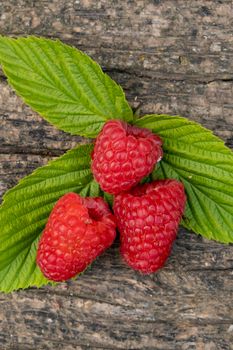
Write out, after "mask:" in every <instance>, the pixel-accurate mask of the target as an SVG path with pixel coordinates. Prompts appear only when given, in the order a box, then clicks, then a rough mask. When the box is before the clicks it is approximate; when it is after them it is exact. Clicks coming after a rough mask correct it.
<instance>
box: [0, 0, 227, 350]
mask: <svg viewBox="0 0 233 350" xmlns="http://www.w3.org/2000/svg"><path fill="white" fill-rule="evenodd" d="M232 7H233V5H232V1H231V0H230V1H228V0H224V1H223V0H222V1H221V0H219V1H217V0H206V1H204V2H203V1H200V0H196V1H190V0H173V1H172V0H164V1H162V0H153V1H152V0H151V1H149V0H144V1H143V0H139V1H134V0H127V1H120V0H118V1H106V0H100V1H90V0H74V1H70V0H69V1H65V2H64V1H62V0H53V1H49V0H40V1H34V0H18V1H14V0H9V1H6V0H3V1H1V4H0V33H1V34H5V35H13V36H18V35H25V34H35V35H42V36H46V37H58V38H60V39H62V40H63V41H65V42H66V43H69V44H72V45H74V46H76V47H78V48H80V49H82V50H84V51H85V52H87V53H88V54H90V55H91V56H92V57H93V58H95V59H96V60H97V61H98V62H99V63H100V64H101V65H102V67H103V69H104V70H105V71H106V72H107V73H108V74H110V76H111V77H113V78H114V79H115V80H116V81H117V82H119V83H120V84H121V85H122V86H123V88H124V90H125V92H126V95H127V98H128V100H129V101H130V103H131V105H132V106H133V107H134V108H136V107H138V106H139V105H140V113H141V115H143V114H145V113H169V114H180V115H183V116H185V117H188V118H190V119H192V120H196V121H198V122H200V123H202V124H203V125H205V126H207V127H209V128H210V129H212V130H213V131H214V133H215V134H217V135H219V136H220V137H221V138H222V139H223V140H224V141H225V142H226V143H227V144H228V146H230V147H233V113H232V112H233V103H232V97H233V59H232V58H233V49H232V47H233V45H232V44H233V32H232V24H233V16H232V14H233V11H232V10H233V8H232ZM0 118H1V133H0V140H1V142H0V193H1V194H3V193H4V192H5V191H6V190H7V189H8V188H10V187H11V186H13V185H14V184H16V183H17V181H18V180H19V179H20V178H22V177H23V176H24V175H25V174H28V173H30V172H31V171H32V170H33V169H35V168H36V167H38V166H40V165H43V164H46V163H47V161H48V160H49V159H51V158H54V157H57V156H58V155H60V154H63V153H64V152H65V151H66V150H67V149H69V148H71V147H74V146H75V144H76V143H77V142H83V139H82V138H80V137H78V136H76V137H74V136H70V135H68V134H65V133H64V132H61V131H58V130H56V129H55V128H54V127H52V126H51V125H49V124H48V123H47V122H45V121H43V120H42V118H41V117H40V116H38V115H37V114H36V113H34V112H33V111H31V109H30V108H29V107H27V106H26V105H24V104H23V103H22V101H21V100H20V98H18V97H17V96H16V95H15V93H14V92H13V91H12V90H11V89H10V88H9V86H8V85H7V82H6V79H5V77H4V76H3V74H2V73H0ZM232 297H233V246H232V245H229V246H227V245H221V244H218V243H216V242H213V241H208V240H205V239H203V238H202V237H200V236H197V235H195V234H194V233H191V232H188V231H186V230H183V229H182V230H180V233H179V236H178V239H177V241H176V243H175V245H174V248H173V251H172V255H171V257H170V258H169V261H168V262H167V264H166V266H165V268H164V269H163V270H161V271H159V272H158V273H157V274H154V275H152V276H141V275H139V274H138V273H136V272H134V271H132V270H130V269H128V268H127V267H126V266H125V265H124V264H123V263H122V261H121V259H120V257H119V254H118V242H116V243H115V244H114V246H113V247H112V248H111V249H109V250H108V251H107V252H106V253H105V254H104V255H103V256H101V257H100V258H99V259H98V261H96V262H95V263H94V264H93V266H92V268H91V269H89V270H88V271H87V272H86V273H85V274H84V275H82V276H80V277H79V278H78V279H77V281H72V282H67V283H63V284H59V285H57V286H56V287H53V288H52V287H44V288H41V289H36V288H31V289H28V290H25V291H18V292H14V293H11V294H9V295H4V294H1V295H0V350H29V349H30V350H32V349H33V350H34V349H36V350H37V349H38V350H42V349H43V350H47V349H49V350H50V349H59V350H60V349H62V350H63V349H65V350H74V349H122V350H123V349H161V350H173V349H175V350H196V349H197V350H232V349H233V303H232Z"/></svg>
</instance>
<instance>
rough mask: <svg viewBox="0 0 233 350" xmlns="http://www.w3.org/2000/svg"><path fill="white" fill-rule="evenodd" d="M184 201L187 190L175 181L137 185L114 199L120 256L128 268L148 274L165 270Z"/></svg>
mask: <svg viewBox="0 0 233 350" xmlns="http://www.w3.org/2000/svg"><path fill="white" fill-rule="evenodd" d="M185 201H186V197H185V193H184V186H183V185H182V183H180V182H178V181H176V180H172V179H169V180H160V181H154V182H152V183H150V184H145V185H138V186H137V187H135V188H133V189H132V190H130V191H128V192H125V193H121V194H119V195H117V196H116V197H115V200H114V206H113V208H114V213H115V216H116V218H117V224H118V228H119V231H120V241H121V246H120V252H121V254H122V256H123V258H124V260H125V261H126V262H127V263H128V265H129V266H131V267H132V268H133V269H135V270H139V271H141V272H143V273H145V274H148V273H152V272H155V271H156V270H158V269H159V268H160V267H162V266H163V264H164V263H165V261H166V259H167V258H168V256H169V254H170V250H171V247H172V243H173V241H174V239H175V238H176V233H177V230H178V225H179V222H180V220H181V217H182V214H183V212H184V208H185Z"/></svg>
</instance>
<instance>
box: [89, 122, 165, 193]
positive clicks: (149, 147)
mask: <svg viewBox="0 0 233 350" xmlns="http://www.w3.org/2000/svg"><path fill="white" fill-rule="evenodd" d="M161 145H162V141H161V139H160V138H159V136H157V135H155V134H153V133H152V132H151V131H150V130H148V129H143V128H138V127H136V126H131V125H129V124H127V123H125V122H123V121H120V120H111V121H109V122H107V123H106V124H105V125H104V127H103V129H102V131H101V132H100V134H99V136H98V137H97V139H96V141H95V147H94V151H93V154H92V164H91V169H92V172H93V175H94V177H95V179H96V181H97V182H98V183H99V184H100V186H101V188H102V189H103V190H104V191H105V192H108V193H111V194H117V193H120V192H122V191H126V190H129V189H130V188H131V187H132V186H133V185H136V184H137V183H138V182H139V181H140V180H141V179H142V178H143V177H144V176H146V175H148V174H149V173H150V172H151V171H152V170H153V168H154V165H155V164H156V163H157V162H158V161H159V160H160V159H161V158H162V155H163V152H162V148H161Z"/></svg>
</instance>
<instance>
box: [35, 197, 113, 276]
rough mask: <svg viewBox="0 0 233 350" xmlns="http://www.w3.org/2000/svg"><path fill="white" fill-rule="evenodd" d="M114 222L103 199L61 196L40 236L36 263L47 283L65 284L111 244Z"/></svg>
mask: <svg viewBox="0 0 233 350" xmlns="http://www.w3.org/2000/svg"><path fill="white" fill-rule="evenodd" d="M115 236H116V222H115V218H114V216H113V214H112V213H111V212H110V209H109V208H108V205H107V204H106V203H105V202H104V200H103V199H102V198H82V197H80V196H79V195H78V194H76V193H68V194H66V195H64V196H63V197H61V198H60V199H59V201H58V202H57V203H56V205H55V207H54V208H53V210H52V212H51V214H50V216H49V219H48V222H47V224H46V227H45V229H44V231H43V233H42V236H41V239H40V242H39V247H38V251H37V264H38V265H39V267H40V269H41V271H42V272H43V274H44V275H45V277H47V278H48V279H50V280H53V281H64V280H67V279H69V278H71V277H74V276H75V275H76V274H78V273H80V272H82V271H83V270H85V269H86V267H87V266H88V265H89V264H90V263H91V262H92V261H93V260H94V259H95V258H96V257H97V256H99V255H100V254H101V253H102V252H103V251H104V250H105V249H106V248H108V247H109V246H110V245H111V244H112V243H113V241H114V239H115Z"/></svg>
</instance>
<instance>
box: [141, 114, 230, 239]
mask: <svg viewBox="0 0 233 350" xmlns="http://www.w3.org/2000/svg"><path fill="white" fill-rule="evenodd" d="M136 125H138V126H140V127H145V128H148V129H151V130H152V131H153V132H154V133H156V134H158V135H160V136H161V138H162V139H163V149H164V157H163V160H162V161H161V162H160V166H159V168H157V169H156V170H155V171H154V172H153V178H176V179H179V180H180V181H182V182H183V184H184V186H185V189H186V194H187V205H186V211H185V217H184V219H183V225H184V226H185V227H187V228H189V229H192V230H193V231H195V232H196V233H199V234H201V235H203V236H205V237H207V238H209V239H214V240H216V241H220V242H223V243H229V242H233V152H232V151H231V150H230V149H229V148H227V147H226V146H225V145H224V143H223V141H222V140H220V139H219V138H218V137H216V136H214V135H213V134H212V132H211V131H210V130H207V129H205V128H203V127H202V126H200V125H199V124H197V123H194V122H192V121H189V120H187V119H185V118H181V117H178V116H175V117H172V116H168V115H147V116H145V117H143V118H141V119H138V120H137V121H136Z"/></svg>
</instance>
